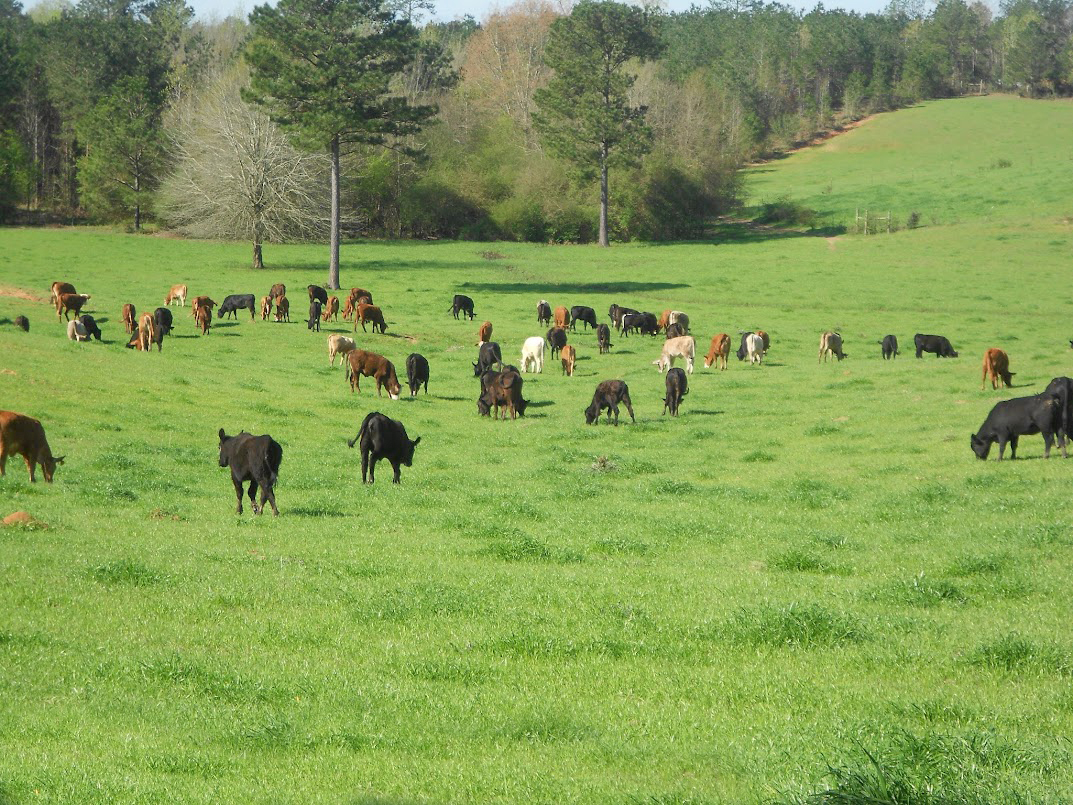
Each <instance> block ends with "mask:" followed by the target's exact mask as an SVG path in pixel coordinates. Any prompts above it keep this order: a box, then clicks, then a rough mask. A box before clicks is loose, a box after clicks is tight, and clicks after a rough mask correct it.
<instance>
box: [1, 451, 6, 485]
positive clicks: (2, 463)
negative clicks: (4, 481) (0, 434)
mask: <svg viewBox="0 0 1073 805" xmlns="http://www.w3.org/2000/svg"><path fill="white" fill-rule="evenodd" d="M5 466H7V451H6V450H4V448H3V446H2V445H0V478H2V477H4V467H5Z"/></svg>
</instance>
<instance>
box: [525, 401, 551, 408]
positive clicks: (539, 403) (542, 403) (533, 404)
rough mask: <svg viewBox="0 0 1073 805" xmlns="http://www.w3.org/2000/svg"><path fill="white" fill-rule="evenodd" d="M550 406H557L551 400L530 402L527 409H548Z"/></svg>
mask: <svg viewBox="0 0 1073 805" xmlns="http://www.w3.org/2000/svg"><path fill="white" fill-rule="evenodd" d="M549 405H555V403H554V402H552V401H551V400H530V402H529V403H528V405H527V406H526V408H547V407H548V406H549Z"/></svg>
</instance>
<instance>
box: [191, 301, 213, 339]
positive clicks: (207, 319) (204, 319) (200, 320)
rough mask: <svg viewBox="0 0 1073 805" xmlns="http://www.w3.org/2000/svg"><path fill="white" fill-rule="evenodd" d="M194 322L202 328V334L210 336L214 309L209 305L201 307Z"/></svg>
mask: <svg viewBox="0 0 1073 805" xmlns="http://www.w3.org/2000/svg"><path fill="white" fill-rule="evenodd" d="M194 321H195V322H196V324H197V326H198V327H200V328H201V334H202V335H208V334H209V328H210V327H212V308H210V307H209V306H208V305H201V306H200V307H199V308H198V309H197V315H196V316H194Z"/></svg>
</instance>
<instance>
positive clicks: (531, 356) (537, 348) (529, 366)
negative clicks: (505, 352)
mask: <svg viewBox="0 0 1073 805" xmlns="http://www.w3.org/2000/svg"><path fill="white" fill-rule="evenodd" d="M522 371H523V372H543V371H544V339H543V338H541V337H540V336H539V335H534V336H532V337H530V338H527V339H525V342H524V343H523V344H522Z"/></svg>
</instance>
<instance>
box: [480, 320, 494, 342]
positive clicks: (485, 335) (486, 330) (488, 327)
mask: <svg viewBox="0 0 1073 805" xmlns="http://www.w3.org/2000/svg"><path fill="white" fill-rule="evenodd" d="M491 340H492V322H490V321H486V322H485V323H484V324H482V325H481V329H480V331H479V332H478V333H477V346H478V347H479V346H480V345H481V344H483V343H484V342H485V341H491Z"/></svg>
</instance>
